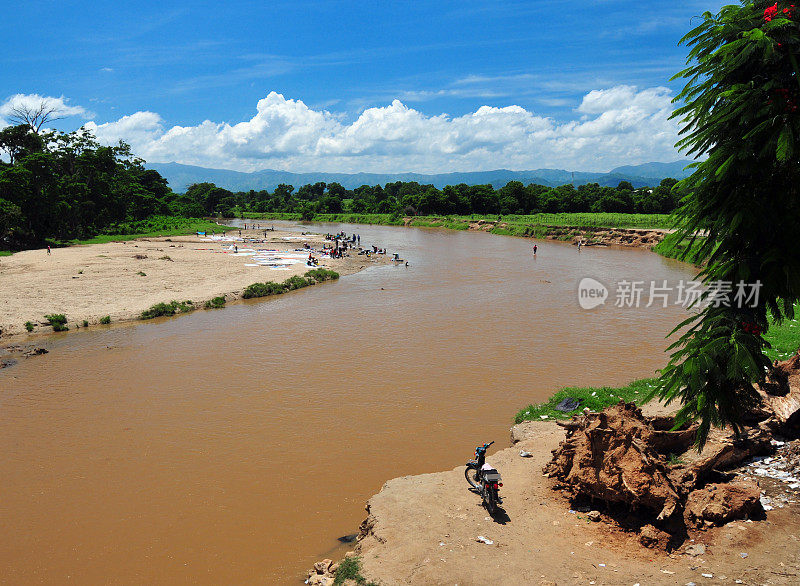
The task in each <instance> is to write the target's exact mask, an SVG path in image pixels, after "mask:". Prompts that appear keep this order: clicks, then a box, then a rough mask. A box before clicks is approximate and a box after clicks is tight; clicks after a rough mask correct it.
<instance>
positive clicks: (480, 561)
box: [356, 423, 800, 585]
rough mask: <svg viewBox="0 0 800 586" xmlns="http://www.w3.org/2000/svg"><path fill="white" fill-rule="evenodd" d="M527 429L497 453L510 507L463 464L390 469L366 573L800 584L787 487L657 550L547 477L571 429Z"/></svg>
mask: <svg viewBox="0 0 800 586" xmlns="http://www.w3.org/2000/svg"><path fill="white" fill-rule="evenodd" d="M516 433H517V435H518V436H520V437H523V438H524V439H523V440H522V441H520V442H519V443H517V444H516V445H515V446H514V447H512V448H508V449H505V450H502V451H500V452H497V453H496V454H494V455H492V456H491V457H489V458H488V461H489V462H490V463H491V464H492V465H494V466H496V467H497V468H498V469H499V470H500V471H501V473H502V474H503V482H504V487H503V489H502V492H503V494H504V498H505V503H504V507H505V510H506V513H507V517H506V518H498V519H497V520H495V519H492V518H491V517H489V515H488V514H487V513H486V511H485V510H484V509H483V508H482V506H481V504H480V498H479V497H478V496H477V495H475V494H473V493H471V492H469V491H468V490H467V485H466V482H465V481H464V475H463V470H464V469H463V467H458V468H455V469H454V470H451V471H449V472H440V473H435V474H425V475H420V476H406V477H402V478H396V479H394V480H390V481H389V482H387V483H386V484H385V485H384V486H383V488H382V490H381V492H380V493H378V494H377V495H375V496H374V497H372V498H371V499H370V501H369V504H368V507H367V510H368V513H369V516H368V518H367V520H366V521H365V522H364V524H363V525H362V534H363V537H362V539H361V540H360V542H359V544H358V546H357V548H356V551H357V553H358V554H359V555H360V556H361V558H362V565H363V575H364V576H365V577H366V578H367V579H368V580H374V581H376V582H377V583H379V584H386V585H389V584H459V585H471V584H635V583H641V584H686V583H689V582H694V583H696V584H703V583H709V584H710V583H725V584H729V583H730V584H732V583H744V584H796V583H797V580H798V576H800V555H799V554H800V538H799V537H798V533H797V527H798V525H797V523H798V521H800V508H799V507H798V505H797V503H796V502H795V500H794V499H793V498H786V497H785V496H784V497H779V498H782V500H781V506H780V507H775V508H774V509H772V510H770V511H769V512H768V513H767V516H766V519H765V520H762V521H746V520H745V521H741V520H740V521H733V522H730V523H727V524H725V525H723V526H721V527H715V528H711V529H709V530H707V531H698V532H697V533H695V534H693V535H692V536H690V537H689V539H688V540H687V541H686V542H685V543H684V544H683V545H682V546H681V547H680V548H678V549H676V550H674V551H672V552H671V553H667V552H665V551H662V550H654V549H647V548H645V547H643V546H642V545H641V544H640V543H639V540H638V535H637V533H635V532H631V533H626V532H624V531H620V530H619V528H614V529H612V527H611V525H610V524H608V523H607V522H605V520H603V521H601V522H592V521H591V520H590V515H589V514H588V513H587V512H586V511H585V509H584V512H581V511H577V510H575V509H571V506H570V502H569V501H568V500H567V498H566V497H565V496H563V495H562V494H561V493H560V492H558V491H554V490H553V482H552V480H551V479H549V478H546V477H545V476H543V474H542V468H543V467H544V465H545V464H546V463H547V462H548V461H549V460H550V458H551V450H553V449H555V448H556V447H557V446H558V444H559V442H560V441H561V440H562V439H563V438H564V431H563V429H561V428H559V427H557V426H556V425H555V424H554V423H535V424H523V429H517V432H516ZM521 450H524V451H527V452H529V453H531V454H532V457H528V458H523V457H521V456H520V451H521ZM778 484H779V485H780V484H781V483H778ZM762 489H763V490H765V491H766V494H767V495H768V498H769V495H770V494H773V496H774V494H775V493H777V492H779V491H784V492H785V487H784V486H782V485H780V486H773V485H771V484H770V483H769V482H763V481H762ZM478 536H484V537H486V538H487V539H489V540H491V541H493V544H492V545H486V544H485V543H482V542H479V541H477V538H478ZM692 539H693V541H692ZM692 546H699V547H692Z"/></svg>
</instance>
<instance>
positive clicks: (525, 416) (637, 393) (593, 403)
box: [514, 378, 655, 423]
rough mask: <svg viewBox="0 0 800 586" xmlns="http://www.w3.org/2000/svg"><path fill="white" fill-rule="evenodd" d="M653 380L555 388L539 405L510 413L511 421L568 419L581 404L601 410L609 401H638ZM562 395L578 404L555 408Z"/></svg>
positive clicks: (650, 387)
mask: <svg viewBox="0 0 800 586" xmlns="http://www.w3.org/2000/svg"><path fill="white" fill-rule="evenodd" d="M654 384H655V379H652V378H648V379H642V380H637V381H633V382H632V383H631V384H629V385H626V386H624V387H566V388H563V389H561V390H560V391H558V392H557V393H556V394H554V395H553V396H552V397H550V399H548V400H547V401H546V402H544V403H540V404H539V405H528V406H527V407H525V408H524V409H522V410H520V411H519V413H517V415H516V417H514V423H522V422H523V421H547V420H549V419H569V418H570V417H572V416H573V415H575V414H576V413H580V412H581V411H582V410H583V409H584V407H588V408H589V409H590V410H592V411H602V410H603V409H605V408H606V407H608V406H609V405H615V404H617V403H619V400H620V399H624V400H625V401H628V402H631V401H632V402H634V403H641V402H642V400H643V398H644V397H645V396H647V394H648V393H649V392H650V391H651V390H652V388H653V385H654ZM564 399H577V400H578V401H579V403H580V405H579V406H578V408H577V409H574V410H572V411H569V412H567V413H564V412H562V411H559V410H558V409H556V406H557V405H558V404H559V403H561V401H563V400H564Z"/></svg>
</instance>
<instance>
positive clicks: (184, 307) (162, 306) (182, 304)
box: [139, 301, 195, 319]
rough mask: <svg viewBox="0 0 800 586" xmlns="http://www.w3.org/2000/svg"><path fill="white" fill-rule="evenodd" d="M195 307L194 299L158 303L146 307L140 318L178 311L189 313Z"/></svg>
mask: <svg viewBox="0 0 800 586" xmlns="http://www.w3.org/2000/svg"><path fill="white" fill-rule="evenodd" d="M194 309H195V307H194V303H193V302H192V301H170V302H169V303H156V304H155V305H152V306H151V307H150V309H145V310H144V311H143V312H142V314H141V315H140V316H139V319H154V318H156V317H161V316H163V315H175V314H176V313H189V312H190V311H193V310H194Z"/></svg>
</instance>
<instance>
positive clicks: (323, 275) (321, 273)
mask: <svg viewBox="0 0 800 586" xmlns="http://www.w3.org/2000/svg"><path fill="white" fill-rule="evenodd" d="M305 276H306V277H310V278H312V279H314V280H315V281H316V282H317V283H322V282H323V281H335V280H336V279H338V278H339V273H337V272H336V271H331V270H329V269H323V268H319V269H311V270H310V271H308V272H307V273H306V274H305Z"/></svg>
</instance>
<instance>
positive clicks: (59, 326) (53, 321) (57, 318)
mask: <svg viewBox="0 0 800 586" xmlns="http://www.w3.org/2000/svg"><path fill="white" fill-rule="evenodd" d="M44 319H46V320H47V321H48V322H50V325H51V326H53V331H54V332H66V331H67V330H68V329H69V328H68V327H67V316H65V315H64V314H63V313H51V314H49V315H46V316H44Z"/></svg>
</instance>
